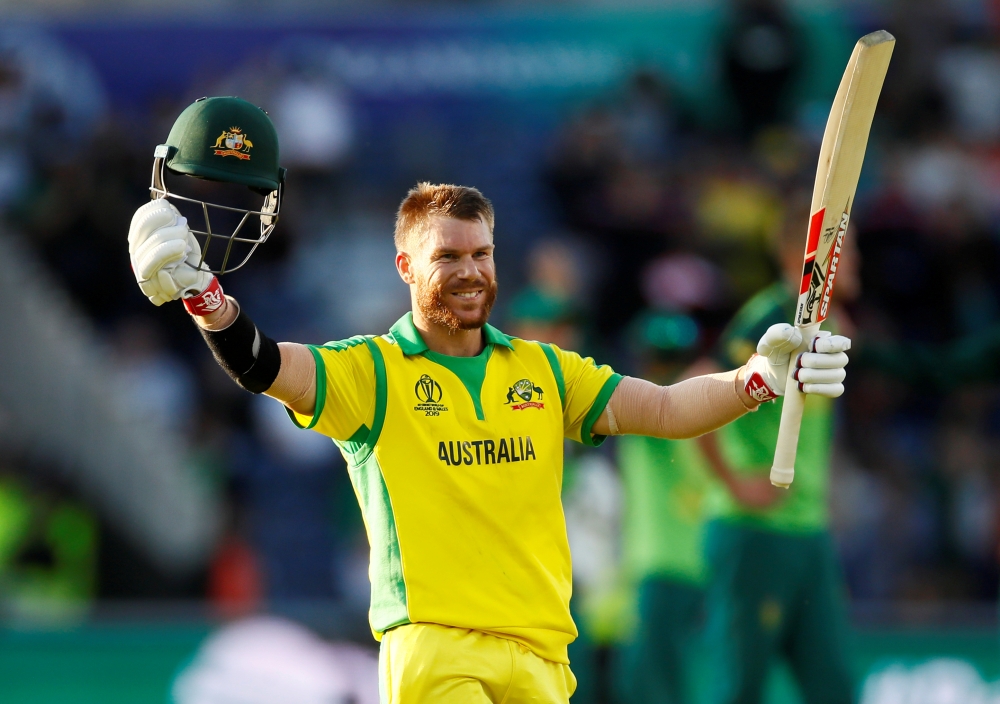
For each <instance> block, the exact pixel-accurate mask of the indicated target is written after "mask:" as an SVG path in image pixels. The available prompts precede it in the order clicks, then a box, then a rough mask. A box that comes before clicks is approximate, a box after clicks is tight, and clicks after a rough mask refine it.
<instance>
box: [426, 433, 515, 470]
mask: <svg viewBox="0 0 1000 704" xmlns="http://www.w3.org/2000/svg"><path fill="white" fill-rule="evenodd" d="M438 459H439V460H441V461H442V462H444V463H445V464H446V465H448V466H456V465H461V464H468V465H472V464H501V463H507V462H520V461H522V460H524V461H527V460H533V459H535V446H534V445H533V444H532V442H531V436H530V435H525V436H520V437H516V438H500V440H499V441H495V440H448V441H444V440H442V441H441V442H439V443H438Z"/></svg>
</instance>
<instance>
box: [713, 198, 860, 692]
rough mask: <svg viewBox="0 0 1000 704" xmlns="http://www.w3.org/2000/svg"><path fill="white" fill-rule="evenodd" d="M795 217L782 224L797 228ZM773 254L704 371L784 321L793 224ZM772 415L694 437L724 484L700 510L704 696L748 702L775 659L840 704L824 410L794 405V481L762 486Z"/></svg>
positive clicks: (777, 414)
mask: <svg viewBox="0 0 1000 704" xmlns="http://www.w3.org/2000/svg"><path fill="white" fill-rule="evenodd" d="M807 214H808V213H807V211H804V212H803V214H798V215H793V216H792V217H789V218H787V221H788V222H789V223H794V224H795V225H797V224H798V223H799V222H804V221H805V220H806V215H807ZM846 242H847V243H849V244H848V245H847V247H845V254H844V257H843V258H842V259H841V267H840V270H839V271H838V273H837V284H838V294H839V295H840V296H841V298H842V299H846V298H851V297H853V294H854V293H855V292H856V290H857V288H858V283H857V270H856V262H857V253H856V250H855V249H854V247H853V244H850V243H853V242H854V238H850V237H849V238H847V240H846ZM776 249H777V255H778V257H779V259H780V264H781V266H782V270H783V272H784V277H783V279H782V280H780V281H778V282H776V283H774V284H772V285H771V286H769V287H768V288H765V289H764V290H762V291H760V292H759V293H758V294H757V295H756V296H754V297H753V298H751V299H750V300H749V301H748V302H747V303H746V304H745V305H744V306H743V307H742V308H741V309H740V310H739V311H738V312H737V313H736V315H735V317H734V318H733V320H732V322H731V323H730V324H729V326H728V328H727V329H726V330H725V331H724V332H723V334H722V337H721V339H720V341H719V343H718V348H717V352H716V355H715V362H716V365H717V366H716V368H725V367H726V366H727V365H728V364H730V362H731V360H733V359H737V358H741V357H742V356H743V355H744V351H747V350H751V349H753V348H754V346H755V345H756V344H757V337H759V334H758V333H761V332H763V331H766V330H768V329H770V327H771V326H772V325H773V324H775V323H776V322H778V321H781V320H787V319H789V317H790V316H791V315H792V314H793V312H794V309H795V304H796V300H797V292H798V284H799V281H800V277H801V272H802V237H801V233H800V232H799V230H798V228H797V227H795V226H794V225H793V226H792V227H790V228H786V229H785V230H784V231H783V232H782V234H781V236H780V237H779V242H778V244H777V245H776ZM836 317H837V316H834V318H832V320H835V319H836ZM840 319H841V320H843V317H842V316H841V317H840ZM821 334H824V335H829V333H821ZM817 339H818V340H819V339H822V338H817ZM827 339H830V338H829V337H828V338H827ZM817 344H818V343H817ZM707 369H708V370H711V366H709V367H707ZM780 419H781V403H780V401H779V402H777V403H771V404H766V405H764V406H763V407H762V408H761V409H760V410H759V411H758V412H757V413H754V414H752V415H750V416H745V417H743V418H740V419H738V420H737V421H735V422H734V423H731V424H729V425H728V426H726V427H725V428H723V429H721V430H720V431H718V432H715V433H712V434H709V435H705V436H703V437H701V438H699V439H698V441H697V442H698V443H699V444H700V445H701V446H702V449H703V451H704V454H705V457H706V458H707V460H708V462H709V466H710V467H712V469H713V470H714V471H715V472H716V474H717V475H718V477H719V478H720V479H721V480H722V483H723V484H724V485H725V486H726V490H724V491H720V492H719V493H718V494H717V496H716V501H715V502H714V504H715V505H714V506H711V507H710V508H709V514H710V518H711V519H712V520H711V523H710V525H709V529H708V534H707V539H706V557H707V561H708V565H709V570H710V575H711V576H710V584H709V588H708V597H707V605H708V609H707V610H708V620H709V624H708V627H709V631H710V638H711V639H712V646H713V648H712V651H713V653H714V654H715V656H717V658H718V662H717V666H716V667H714V668H713V671H714V672H716V673H717V674H718V678H717V680H716V684H717V685H718V692H717V695H718V698H717V699H715V700H714V701H717V702H719V703H720V704H759V702H761V701H762V699H763V693H764V685H765V683H766V681H767V676H768V673H769V672H770V671H771V666H772V664H773V663H774V662H775V660H776V659H777V658H779V657H781V658H784V659H785V660H786V661H787V662H788V664H789V665H790V667H791V670H792V673H793V674H794V676H795V678H796V680H797V682H798V685H799V687H800V689H801V691H802V695H803V701H805V702H807V704H850V702H852V701H853V700H854V686H853V679H852V676H851V673H850V666H849V661H848V645H847V642H846V639H847V620H846V614H845V608H844V591H845V588H844V585H843V581H842V578H841V576H840V571H839V567H838V565H837V558H836V556H835V554H834V549H833V543H832V539H831V536H830V533H829V530H828V523H829V515H828V507H827V501H828V495H827V494H828V488H829V467H830V446H831V441H832V436H833V403H832V401H831V399H830V398H829V397H820V396H818V395H816V394H812V395H811V396H808V397H807V398H806V403H805V409H804V412H803V416H802V429H801V434H800V439H799V447H798V455H797V458H796V463H795V469H796V473H795V483H794V484H793V485H792V487H791V489H789V490H788V491H785V490H781V489H776V488H775V487H773V486H771V484H770V480H769V479H768V475H769V473H770V469H771V461H772V459H773V457H774V446H775V442H776V440H777V436H778V424H779V421H780Z"/></svg>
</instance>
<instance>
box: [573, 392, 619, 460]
mask: <svg viewBox="0 0 1000 704" xmlns="http://www.w3.org/2000/svg"><path fill="white" fill-rule="evenodd" d="M621 381H622V375H621V374H612V375H611V376H610V377H608V380H607V381H606V382H604V386H602V387H601V391H600V393H599V394H597V398H595V399H594V405H592V406H591V407H590V411H588V412H587V416H586V418H584V419H583V425H582V426H581V427H580V442H582V443H583V444H584V445H587V446H589V447H597V446H598V445H600V444H601V443H603V442H604V441H605V440H606V439H607V436H606V435H593V434H592V431H593V428H594V423H596V422H597V419H598V418H600V417H601V413H603V412H604V409H605V408H606V407H607V405H608V401H609V400H610V399H611V394H613V393H614V392H615V389H617V388H618V384H620V383H621Z"/></svg>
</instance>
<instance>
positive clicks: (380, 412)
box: [361, 337, 388, 462]
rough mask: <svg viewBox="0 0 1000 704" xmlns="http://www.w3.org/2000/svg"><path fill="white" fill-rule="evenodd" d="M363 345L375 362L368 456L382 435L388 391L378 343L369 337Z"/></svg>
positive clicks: (366, 442)
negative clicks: (372, 417)
mask: <svg viewBox="0 0 1000 704" xmlns="http://www.w3.org/2000/svg"><path fill="white" fill-rule="evenodd" d="M365 344H366V345H368V349H369V350H371V353H372V360H373V361H374V362H375V419H374V421H373V422H372V430H371V432H370V433H368V438H367V440H366V441H365V445H367V447H368V454H371V452H372V451H373V450H374V449H375V443H377V442H378V439H379V436H380V435H381V434H382V424H383V423H384V422H385V406H386V399H387V397H388V391H387V390H386V386H387V382H386V377H385V359H384V358H383V357H382V350H381V349H379V346H378V343H376V342H375V340H373V339H372V338H370V337H369V338H365ZM365 459H367V457H365V458H362V459H361V461H362V462H363V461H364V460H365Z"/></svg>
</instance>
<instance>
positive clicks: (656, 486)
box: [618, 435, 717, 585]
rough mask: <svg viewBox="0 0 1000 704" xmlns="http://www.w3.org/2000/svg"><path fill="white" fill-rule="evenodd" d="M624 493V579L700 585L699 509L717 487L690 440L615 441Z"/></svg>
mask: <svg viewBox="0 0 1000 704" xmlns="http://www.w3.org/2000/svg"><path fill="white" fill-rule="evenodd" d="M618 467H619V470H620V472H621V476H622V482H623V484H624V488H625V505H626V506H628V511H626V512H625V515H624V520H623V525H622V537H623V543H624V565H625V570H626V573H627V575H628V577H629V579H630V580H632V581H635V582H638V581H640V580H642V579H644V578H646V577H666V578H668V579H676V580H681V581H684V582H690V583H692V584H695V585H701V584H702V583H704V581H705V564H704V561H703V557H702V553H703V550H702V541H703V539H704V526H705V509H706V505H707V501H708V499H709V496H710V494H711V493H712V490H713V486H714V485H715V484H717V482H716V481H715V480H714V478H713V477H712V475H711V474H710V470H709V468H708V465H707V464H706V462H705V459H704V457H703V455H702V454H701V451H700V450H699V449H698V447H697V445H696V444H695V443H694V441H691V440H661V439H658V438H647V437H641V436H635V435H629V436H624V437H621V438H619V439H618Z"/></svg>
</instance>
